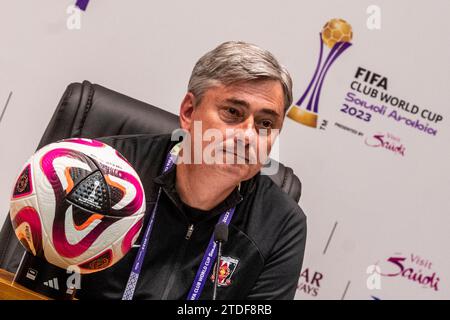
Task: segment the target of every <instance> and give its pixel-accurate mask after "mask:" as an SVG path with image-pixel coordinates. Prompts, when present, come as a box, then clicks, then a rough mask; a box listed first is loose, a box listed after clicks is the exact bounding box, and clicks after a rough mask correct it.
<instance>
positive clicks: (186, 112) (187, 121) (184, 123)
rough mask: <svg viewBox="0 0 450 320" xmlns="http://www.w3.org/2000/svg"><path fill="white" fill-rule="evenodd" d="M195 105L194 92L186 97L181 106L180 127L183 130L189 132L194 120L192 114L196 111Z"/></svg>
mask: <svg viewBox="0 0 450 320" xmlns="http://www.w3.org/2000/svg"><path fill="white" fill-rule="evenodd" d="M194 105H195V97H194V95H193V94H192V92H188V93H186V95H185V96H184V99H183V101H182V102H181V106H180V127H181V129H184V130H187V131H189V130H190V128H191V126H192V123H193V119H192V113H193V111H194Z"/></svg>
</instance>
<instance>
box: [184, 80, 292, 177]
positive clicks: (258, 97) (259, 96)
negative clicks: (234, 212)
mask: <svg viewBox="0 0 450 320" xmlns="http://www.w3.org/2000/svg"><path fill="white" fill-rule="evenodd" d="M197 103H198V102H197V100H196V97H194V96H193V94H192V93H187V95H186V97H185V98H184V100H183V102H182V104H181V110H180V121H181V127H182V128H183V129H185V130H186V131H188V132H189V133H190V136H191V150H192V151H191V152H192V154H193V153H194V149H195V144H197V143H199V144H200V145H201V146H202V151H203V163H202V164H200V165H201V166H204V169H205V170H208V171H209V170H211V169H213V170H214V171H215V174H220V175H221V176H222V177H228V178H229V179H230V180H232V181H234V182H240V181H243V180H247V179H250V178H251V177H253V176H254V175H255V174H256V173H257V172H258V171H259V170H260V169H261V166H262V165H263V164H264V162H265V160H266V157H267V156H268V154H269V153H270V150H271V147H272V144H273V143H274V142H275V138H276V136H277V133H278V132H279V130H281V127H282V124H283V120H284V94H283V88H282V86H281V83H280V82H279V81H276V80H257V81H249V82H241V83H237V84H233V85H229V86H225V85H218V86H214V87H212V88H210V89H208V90H206V91H205V93H204V95H203V97H202V99H201V101H200V103H198V104H197ZM199 122H200V123H201V130H198V131H197V134H196V132H195V130H194V127H195V126H197V129H198V125H199ZM198 132H201V135H199V134H198ZM218 133H220V136H221V139H217V138H218V135H217V134H218ZM199 140H201V141H199ZM197 150H198V149H197ZM210 150H217V151H216V152H212V153H211V152H209V151H210ZM218 151H222V152H223V153H222V154H220V153H218ZM209 154H212V155H214V156H215V159H216V160H217V159H218V158H220V159H222V160H223V161H222V164H220V163H217V162H216V163H214V164H205V158H206V157H207V156H208V155H209ZM218 156H219V157H218ZM205 173H206V172H205Z"/></svg>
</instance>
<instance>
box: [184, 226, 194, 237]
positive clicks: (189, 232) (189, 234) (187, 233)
mask: <svg viewBox="0 0 450 320" xmlns="http://www.w3.org/2000/svg"><path fill="white" fill-rule="evenodd" d="M192 232H194V225H193V224H191V225H190V226H189V227H188V230H187V232H186V236H185V237H184V238H185V239H186V240H189V239H190V238H191V236H192Z"/></svg>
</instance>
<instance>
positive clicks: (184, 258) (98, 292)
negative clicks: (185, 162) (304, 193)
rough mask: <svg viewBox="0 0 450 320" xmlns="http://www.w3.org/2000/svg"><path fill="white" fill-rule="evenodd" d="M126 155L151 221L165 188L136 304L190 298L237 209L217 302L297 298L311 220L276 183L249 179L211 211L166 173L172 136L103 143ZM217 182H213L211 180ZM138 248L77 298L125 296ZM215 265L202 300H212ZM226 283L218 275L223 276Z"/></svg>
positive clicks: (90, 279)
mask: <svg viewBox="0 0 450 320" xmlns="http://www.w3.org/2000/svg"><path fill="white" fill-rule="evenodd" d="M98 140H100V141H103V142H105V143H107V144H109V145H110V146H112V147H113V148H115V149H117V150H118V151H119V152H120V153H122V154H123V155H124V156H125V157H126V158H127V159H128V161H129V162H130V163H131V165H132V166H133V167H134V169H135V170H136V172H137V173H138V174H139V177H140V178H141V181H142V184H143V187H144V190H145V197H146V219H145V222H144V226H143V228H142V231H141V234H140V236H139V238H138V240H137V242H136V243H137V244H139V243H140V241H141V238H142V235H143V233H144V230H145V228H146V226H147V222H148V219H149V217H150V215H151V212H152V209H153V205H154V204H155V201H156V196H157V193H158V189H159V187H162V188H163V192H162V193H161V197H160V202H159V205H158V210H157V212H156V218H155V222H154V225H153V231H152V234H151V237H150V242H149V246H148V250H147V253H146V256H145V259H144V262H143V266H142V270H141V274H140V277H139V280H138V282H137V286H136V291H135V294H134V299H186V297H187V295H188V293H189V290H190V288H191V286H192V283H193V281H194V278H195V275H196V273H197V269H198V268H199V265H200V263H201V260H202V258H203V255H204V253H205V250H206V247H207V246H208V242H209V240H210V237H211V235H212V234H213V232H214V227H215V225H216V223H217V222H218V219H219V216H220V214H221V213H223V212H224V211H225V210H227V209H229V208H231V207H233V206H236V211H235V213H234V216H233V219H232V220H231V222H230V225H229V236H228V241H227V242H226V243H225V244H224V245H223V250H222V255H223V256H224V257H225V258H224V259H225V260H223V261H227V262H228V265H227V266H228V268H226V270H225V271H228V273H229V275H228V277H227V278H226V279H222V280H223V284H224V285H222V286H219V287H218V290H217V299H293V298H294V295H295V291H296V288H297V282H298V278H299V275H300V271H301V266H302V262H303V255H304V249H305V240H306V217H305V215H304V213H303V211H302V210H301V209H300V207H299V206H298V204H297V203H295V201H294V200H293V199H291V198H290V197H289V196H288V195H287V194H285V193H284V192H283V191H282V190H281V189H280V188H279V187H278V186H277V185H275V184H274V183H273V182H272V180H271V179H270V178H269V177H267V176H264V175H261V174H259V173H258V174H257V175H255V176H254V177H253V178H251V179H249V180H246V181H243V182H242V183H241V188H240V190H239V189H238V188H237V187H236V189H235V190H234V191H233V192H232V193H231V194H230V195H229V196H228V197H227V198H226V199H225V200H224V201H223V202H222V203H220V204H219V205H217V206H216V207H215V208H213V209H212V210H210V211H208V212H202V210H196V209H194V208H190V207H189V206H187V205H185V204H183V202H182V201H181V199H180V197H179V195H178V194H177V191H176V188H175V180H176V179H175V177H176V165H175V166H173V167H172V169H171V170H169V171H168V172H166V173H164V174H162V167H163V164H164V161H165V158H166V156H167V153H168V152H169V151H170V149H171V148H172V147H173V146H174V145H175V144H176V143H177V141H171V135H170V134H163V135H133V136H115V137H107V138H101V139H98ZM211 183H215V182H214V181H211ZM137 251H138V248H136V247H134V248H133V249H131V251H130V252H128V254H126V255H125V257H124V258H123V259H122V260H120V261H119V262H118V263H116V264H115V265H113V266H112V267H110V268H108V269H106V270H103V271H100V272H97V273H93V274H89V275H83V276H82V281H81V289H79V290H78V292H77V297H78V298H79V299H121V298H122V294H123V292H124V289H125V286H126V283H127V280H128V277H129V275H130V271H131V269H132V265H133V262H134V259H135V257H136V254H137ZM212 273H213V268H211V272H210V274H209V275H208V279H207V281H206V284H205V287H204V290H203V292H202V294H201V296H200V299H211V298H212V293H213V284H214V283H213V280H212V278H211V276H212ZM219 279H220V278H219Z"/></svg>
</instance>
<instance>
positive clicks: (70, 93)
mask: <svg viewBox="0 0 450 320" xmlns="http://www.w3.org/2000/svg"><path fill="white" fill-rule="evenodd" d="M177 128H179V120H178V116H176V115H174V114H172V113H170V112H167V111H164V110H162V109H159V108H157V107H155V106H152V105H150V104H147V103H144V102H142V101H138V100H136V99H133V98H130V97H128V96H126V95H123V94H121V93H118V92H115V91H113V90H110V89H107V88H105V87H102V86H100V85H98V84H92V83H90V82H89V81H83V83H72V84H70V85H69V86H68V87H67V89H66V91H65V92H64V94H63V96H62V98H61V100H60V102H59V104H58V106H57V108H56V111H55V113H54V114H53V116H52V119H51V120H50V123H49V124H48V126H47V129H46V130H45V132H44V134H43V136H42V138H41V141H40V142H39V146H38V149H39V148H41V147H43V146H45V145H47V144H49V143H52V142H55V141H58V140H61V139H66V138H70V137H83V138H98V137H105V136H114V135H122V134H140V133H155V134H161V133H171V132H172V131H173V130H174V129H177ZM272 161H273V160H272ZM269 177H270V178H271V179H272V180H273V181H274V182H275V184H277V185H278V186H279V187H280V188H281V189H282V190H283V191H284V192H286V193H287V194H289V195H290V196H291V197H292V198H293V199H294V200H295V201H296V202H298V201H299V199H300V195H301V183H300V180H299V179H298V177H297V176H296V175H295V174H294V172H293V171H292V169H291V168H288V167H285V166H284V165H282V164H281V163H279V166H278V172H277V173H276V174H274V175H270V176H269ZM22 253H23V248H22V246H21V245H20V244H19V242H18V241H17V238H16V237H15V235H14V232H13V230H12V227H11V223H10V221H9V217H7V219H6V221H5V223H4V225H3V228H2V231H1V232H0V268H5V269H7V270H10V271H15V268H17V266H18V264H19V262H20V258H21V256H22Z"/></svg>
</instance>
